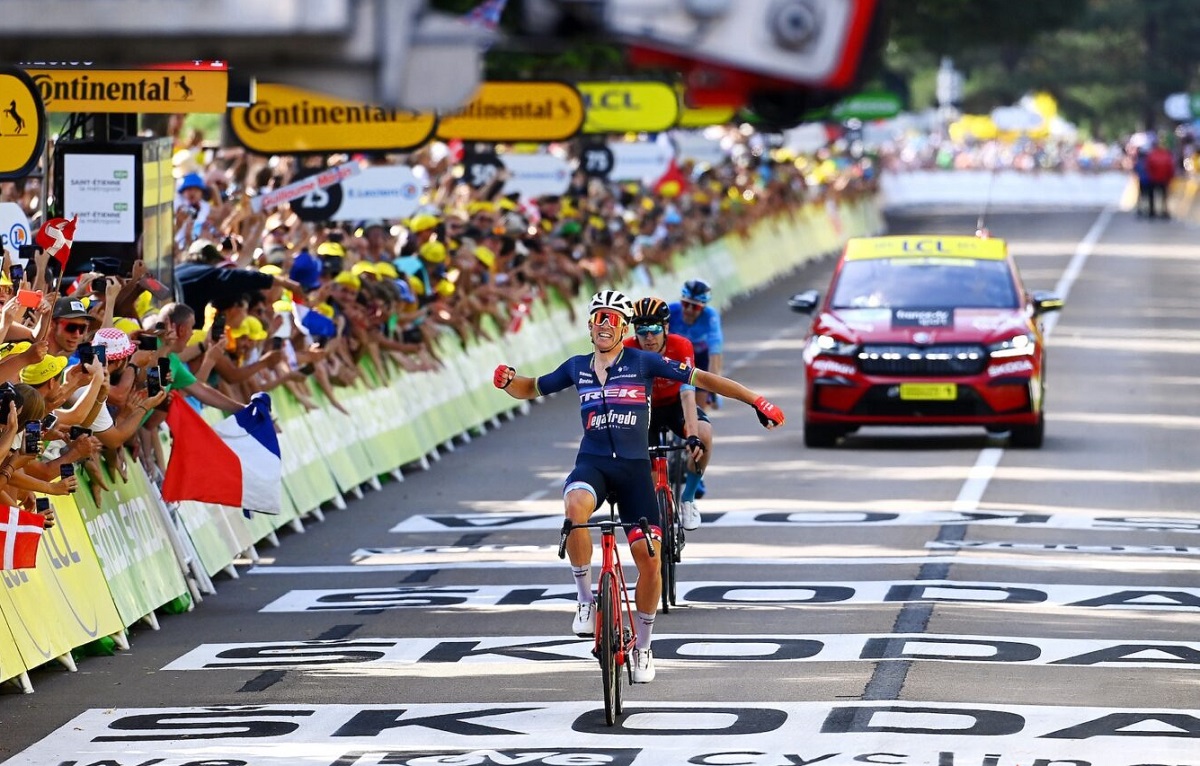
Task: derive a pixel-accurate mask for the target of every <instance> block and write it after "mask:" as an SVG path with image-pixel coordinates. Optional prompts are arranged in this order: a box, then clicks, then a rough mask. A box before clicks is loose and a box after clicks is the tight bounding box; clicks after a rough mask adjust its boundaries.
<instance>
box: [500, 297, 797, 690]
mask: <svg viewBox="0 0 1200 766" xmlns="http://www.w3.org/2000/svg"><path fill="white" fill-rule="evenodd" d="M632 314H633V303H632V302H631V301H630V300H629V298H627V297H625V295H624V294H622V293H620V292H618V291H616V290H604V291H602V292H599V293H596V294H595V295H594V296H592V301H591V305H590V307H589V311H588V331H589V333H590V335H591V341H592V346H593V347H594V348H595V351H594V352H593V353H591V354H580V355H579V356H573V357H571V358H570V359H568V360H566V361H565V362H563V363H562V364H561V365H559V367H558V369H556V370H554V371H553V372H550V373H547V374H545V375H542V376H541V377H538V378H532V377H525V376H521V375H517V373H516V370H514V369H513V368H512V367H509V366H508V365H503V364H502V365H500V366H499V367H497V368H496V370H495V372H494V373H493V375H492V382H493V384H494V385H495V386H496V387H497V388H500V389H504V390H505V391H507V392H508V394H509V396H512V397H513V398H514V399H535V398H537V397H539V396H542V395H544V394H550V393H554V392H556V391H562V390H563V389H566V388H568V387H569V386H574V387H575V390H576V391H577V392H578V393H579V404H580V417H581V420H582V424H583V438H582V440H581V441H580V442H579V453H578V455H577V456H576V458H575V468H574V470H572V471H571V473H570V475H569V476H567V480H566V483H565V485H564V487H563V503H564V506H565V513H566V516H567V518H568V519H570V520H571V521H572V522H573V523H575V524H585V523H587V521H588V519H589V518H590V517H591V515H592V513H593V512H594V511H595V510H596V508H597V507H599V505H600V504H601V503H602V502H604V500H605V498H607V497H608V496H609V495H612V496H613V497H614V498H615V499H616V501H617V510H618V512H619V514H620V516H621V521H622V522H623V523H625V524H634V525H636V524H637V522H638V520H639V519H641V518H643V517H644V518H645V519H646V520H647V521H649V523H650V528H651V535H652V536H654V537H655V538H656V539H661V536H662V531H661V529H660V528H659V518H658V506H657V504H656V503H655V499H654V482H653V479H652V478H651V473H650V454H649V450H648V446H649V427H650V391H651V388H652V387H653V384H654V379H655V378H659V377H661V378H668V379H670V380H676V381H679V382H681V383H687V384H691V385H696V386H702V387H704V388H705V389H707V390H709V391H716V392H717V393H719V394H722V395H724V396H728V397H731V398H733V399H737V400H738V401H742V402H745V403H746V404H749V405H750V406H752V407H753V408H754V410H755V412H756V414H757V415H758V419H759V421H760V422H762V424H763V425H764V426H765V427H767V428H775V427H776V426H780V425H783V422H784V415H783V412H782V411H781V410H780V409H779V408H778V407H776V406H775V405H773V404H771V403H770V402H768V401H767V400H766V399H765V398H763V397H761V396H759V395H758V394H756V393H754V392H753V391H751V390H750V389H748V388H746V387H745V386H743V385H742V384H740V383H737V382H736V381H733V380H730V379H728V378H723V377H721V376H719V375H713V374H711V373H708V372H705V371H703V370H698V369H694V368H692V367H690V366H689V365H687V364H686V363H683V362H672V361H670V360H668V359H666V358H664V357H663V356H661V355H660V354H654V353H650V352H647V351H642V350H640V349H636V348H626V347H625V346H624V345H623V344H622V337H623V336H624V335H625V332H626V330H627V328H628V325H629V320H630V318H631V317H632ZM626 537H627V539H628V541H629V549H630V552H631V553H632V555H633V560H634V563H635V564H636V565H637V569H638V579H637V588H636V595H635V601H636V604H637V615H636V619H637V648H636V649H635V651H634V653H633V666H632V669H633V680H634V682H636V683H648V682H649V681H651V680H653V679H654V657H653V653H652V652H651V650H650V638H651V633H652V631H653V629H654V616H655V614H656V613H657V611H658V603H659V597H660V595H661V593H660V590H661V587H662V583H661V581H660V579H659V566H658V562H657V561H656V560H655V559H651V558H650V556H649V552H648V551H647V549H646V543H645V541H644V540H643V539H642V537H643V535H642V531H641V530H640V529H639V528H638V527H637V526H634V527H632V528H630V529H629V530H628V531H627V533H626ZM593 548H594V544H593V541H592V538H591V534H590V532H589V531H588V530H586V529H577V530H575V531H573V532H572V533H571V534H570V536H569V537H568V538H567V553H568V555H569V557H570V559H571V569H572V572H573V573H574V575H575V586H576V590H577V592H578V596H579V607H578V609H577V611H576V614H575V619H574V621H573V622H572V629H573V630H574V632H575V633H576V635H579V636H591V635H593V634H594V632H595V626H596V614H595V612H596V610H595V605H594V601H595V596H594V594H593V593H592V567H591V565H592V553H593Z"/></svg>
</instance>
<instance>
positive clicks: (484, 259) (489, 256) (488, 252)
mask: <svg viewBox="0 0 1200 766" xmlns="http://www.w3.org/2000/svg"><path fill="white" fill-rule="evenodd" d="M475 257H476V258H478V259H479V262H480V263H482V264H483V265H484V266H487V267H488V268H489V269H491V268H492V267H493V266H495V265H496V254H495V253H493V252H492V249H491V248H490V247H484V246H483V245H480V246H479V247H477V248H475Z"/></svg>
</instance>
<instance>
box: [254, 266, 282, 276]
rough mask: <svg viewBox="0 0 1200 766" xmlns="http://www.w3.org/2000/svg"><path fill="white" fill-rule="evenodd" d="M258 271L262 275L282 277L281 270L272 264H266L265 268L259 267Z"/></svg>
mask: <svg viewBox="0 0 1200 766" xmlns="http://www.w3.org/2000/svg"><path fill="white" fill-rule="evenodd" d="M258 270H259V271H261V272H262V273H263V274H270V275H271V276H273V277H279V276H283V269H281V268H279V267H278V266H276V265H275V264H273V263H268V264H267V265H266V266H260V267H259V269H258Z"/></svg>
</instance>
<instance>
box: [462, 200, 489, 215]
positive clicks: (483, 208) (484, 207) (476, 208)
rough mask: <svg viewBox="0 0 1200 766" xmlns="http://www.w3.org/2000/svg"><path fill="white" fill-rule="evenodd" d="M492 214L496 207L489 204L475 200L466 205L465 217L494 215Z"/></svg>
mask: <svg viewBox="0 0 1200 766" xmlns="http://www.w3.org/2000/svg"><path fill="white" fill-rule="evenodd" d="M494 212H496V206H495V205H493V204H492V203H491V202H486V201H484V200H476V201H474V202H472V203H471V204H469V205H467V215H475V214H476V213H494Z"/></svg>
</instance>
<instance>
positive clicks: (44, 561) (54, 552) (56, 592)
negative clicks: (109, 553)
mask: <svg viewBox="0 0 1200 766" xmlns="http://www.w3.org/2000/svg"><path fill="white" fill-rule="evenodd" d="M53 506H54V510H55V515H56V517H57V518H58V524H57V525H56V526H55V527H54V528H52V529H48V530H46V531H45V532H43V533H42V542H41V545H40V546H39V548H38V556H37V567H36V568H34V569H12V570H4V571H0V584H2V585H0V615H3V617H4V619H5V620H6V621H7V622H8V626H9V628H10V629H11V631H12V637H13V641H14V645H15V646H16V648H17V651H18V652H19V653H20V656H21V659H22V661H23V662H24V663H25V666H26V667H27V668H36V667H37V666H39V665H42V664H44V663H46V662H49V661H50V660H53V659H55V658H56V657H59V656H61V655H63V654H66V653H67V652H69V651H71V650H72V649H74V648H76V647H78V646H83V645H84V644H87V643H90V642H92V641H94V640H96V639H97V638H100V637H102V636H107V635H111V634H113V633H116V632H118V631H120V630H122V628H123V626H122V624H121V618H120V616H119V615H118V614H117V608H116V606H115V605H114V604H113V600H112V596H111V595H110V594H109V592H108V584H107V582H106V581H105V579H104V574H103V572H102V571H101V569H100V562H99V560H98V559H97V558H96V551H95V549H94V548H93V547H92V542H91V539H90V538H89V537H88V535H87V530H86V529H85V528H84V523H83V517H82V516H81V515H80V513H79V509H78V507H77V506H76V505H75V501H74V500H73V499H72V498H70V497H55V498H53Z"/></svg>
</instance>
